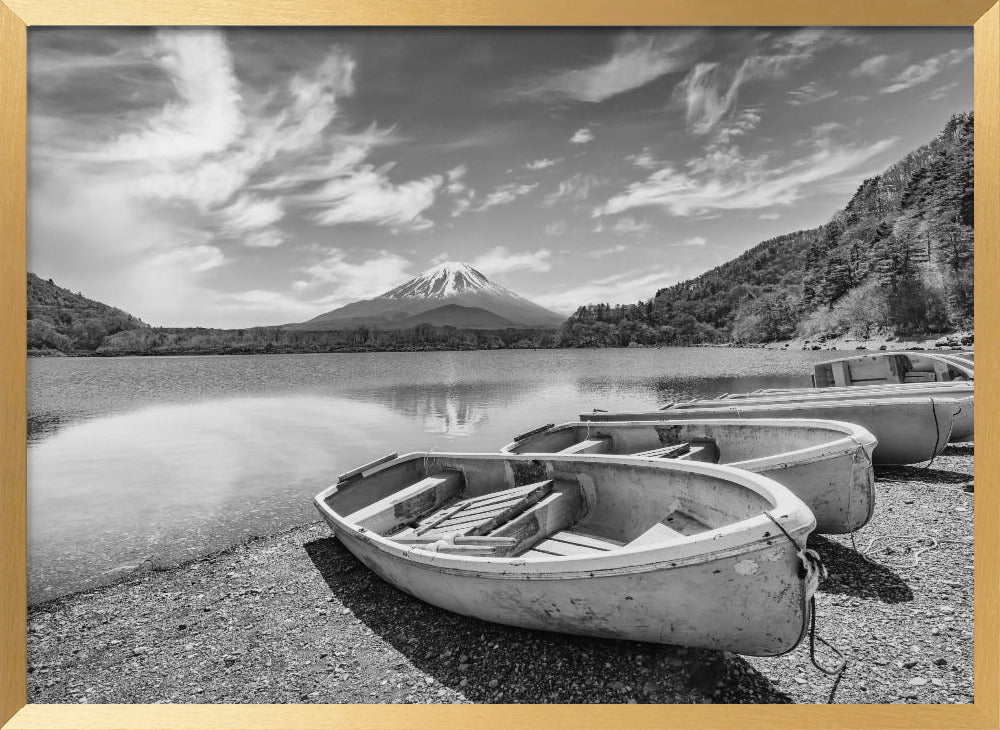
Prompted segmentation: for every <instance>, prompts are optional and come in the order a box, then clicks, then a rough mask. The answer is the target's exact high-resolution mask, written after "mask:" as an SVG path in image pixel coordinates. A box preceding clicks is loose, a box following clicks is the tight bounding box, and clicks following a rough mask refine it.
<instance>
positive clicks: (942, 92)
mask: <svg viewBox="0 0 1000 730" xmlns="http://www.w3.org/2000/svg"><path fill="white" fill-rule="evenodd" d="M957 88H958V82H957V81H952V82H951V83H950V84H945V85H944V86H939V87H937V88H936V89H934V91H932V92H930V93H929V94H928V95H927V100H928V101H940V100H941V99H943V98H945V97H946V96H948V92H949V91H951V90H952V89H957Z"/></svg>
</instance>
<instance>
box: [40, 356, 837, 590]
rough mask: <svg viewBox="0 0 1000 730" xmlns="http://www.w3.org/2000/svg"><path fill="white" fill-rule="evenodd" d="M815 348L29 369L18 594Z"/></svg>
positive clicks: (719, 389)
mask: <svg viewBox="0 0 1000 730" xmlns="http://www.w3.org/2000/svg"><path fill="white" fill-rule="evenodd" d="M830 356H831V353H829V352H826V353H824V352H813V351H784V352H783V351H777V350H755V349H748V350H744V349H730V348H659V349H609V350H503V351H476V352H416V353H357V354H329V355H249V356H219V357H145V358H109V359H103V358H44V359H31V360H30V361H29V363H28V431H29V436H28V600H29V603H37V602H39V601H44V600H48V599H50V598H53V597H57V596H60V595H64V594H66V593H70V592H75V591H78V590H82V589H87V588H92V587H95V586H99V585H102V584H106V583H109V582H111V581H113V580H115V579H116V578H118V577H120V576H121V575H123V574H125V573H128V572H131V571H133V570H136V569H146V568H151V567H165V566H169V565H172V564H175V563H177V562H180V561H182V560H187V559H190V558H194V557H197V556H199V555H203V554H206V553H209V552H213V551H216V550H219V549H222V548H225V547H228V546H230V545H233V544H236V543H239V542H241V541H243V540H245V539H246V538H248V537H251V536H254V535H265V534H270V533H274V532H277V531H280V530H283V529H287V528H290V527H293V526H295V525H298V524H302V523H305V522H309V521H313V520H316V519H318V515H317V513H316V511H315V508H314V507H313V506H312V503H311V500H312V497H313V496H314V495H315V494H316V493H317V492H319V491H320V490H321V489H322V488H324V487H326V486H328V485H330V484H332V483H333V482H334V481H336V478H337V475H338V474H340V473H342V472H344V471H347V470H349V469H351V468H353V467H355V466H358V465H360V464H362V463H364V462H367V461H370V460H372V459H375V458H378V457H380V456H383V455H385V454H386V453H389V452H392V451H397V452H399V453H405V452H407V451H415V450H437V451H495V450H496V449H497V448H499V447H500V446H502V445H504V444H506V443H507V442H509V441H510V440H511V438H512V437H513V436H514V435H516V434H518V433H521V432H524V431H527V430H529V429H531V428H534V427H536V426H539V425H542V424H545V423H562V422H566V421H572V420H576V417H577V415H578V414H579V413H581V412H583V411H589V410H592V409H593V408H603V409H605V410H622V409H638V408H652V407H655V406H657V405H660V404H662V403H664V402H667V401H670V400H674V399H677V398H687V397H692V396H715V395H719V394H721V393H725V392H738V391H746V390H752V389H755V388H762V387H778V386H799V385H809V382H810V380H809V375H810V374H811V373H812V365H813V363H815V362H818V361H820V360H824V359H829V358H830Z"/></svg>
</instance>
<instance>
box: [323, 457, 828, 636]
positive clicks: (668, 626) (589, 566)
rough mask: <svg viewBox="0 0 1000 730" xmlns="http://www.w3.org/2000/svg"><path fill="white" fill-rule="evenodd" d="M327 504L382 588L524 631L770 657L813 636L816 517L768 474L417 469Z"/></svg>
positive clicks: (615, 461)
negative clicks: (809, 630)
mask: <svg viewBox="0 0 1000 730" xmlns="http://www.w3.org/2000/svg"><path fill="white" fill-rule="evenodd" d="M387 459H388V461H386V460H382V461H381V462H373V463H372V464H370V465H366V466H365V467H361V468H360V469H356V470H354V471H353V472H350V473H348V474H346V475H344V476H342V477H341V480H340V481H339V482H338V483H337V484H335V485H333V486H331V487H330V488H328V489H326V490H324V491H323V492H321V493H320V494H319V495H317V497H316V499H315V504H316V507H317V508H318V509H319V511H320V514H321V515H322V516H323V518H324V519H325V520H326V521H327V523H328V524H329V525H330V527H331V528H332V529H333V531H334V533H335V534H336V536H337V537H338V539H340V541H341V542H342V543H343V544H344V545H345V546H346V547H347V549H348V550H350V551H351V552H352V553H353V554H354V555H355V556H357V557H358V559H359V560H361V561H362V562H363V563H364V564H365V565H367V566H368V567H369V568H371V569H372V570H373V571H374V572H375V573H377V574H378V575H379V576H381V577H382V578H383V579H385V580H386V581H388V582H389V583H391V584H393V585H394V586H396V587H397V588H399V589H401V590H403V591H406V592H407V593H409V594H411V595H413V596H416V597H417V598H419V599H421V600H424V601H427V602H428V603H431V604H434V605H436V606H439V607H441V608H444V609H447V610H449V611H454V612H455V613H459V614H463V615H466V616H475V617H477V618H480V619H484V620H487V621H494V622H498V623H503V624H510V625H514V626H522V627H526V628H532V629H541V630H546V631H559V632H565V633H571V634H583V635H589V636H600V637H610V638H619V639H633V640H639V641H651V642H658V643H667V644H678V645H684V646H694V647H704V648H711V649H718V650H726V651H733V652H737V653H741V654H751V655H758V656H771V655H776V654H781V653H783V652H785V651H788V650H790V649H791V648H793V647H794V646H796V645H797V644H798V642H799V641H800V640H801V639H802V637H803V635H804V634H805V631H806V627H807V625H808V622H809V618H810V599H811V597H812V594H813V592H814V590H815V587H816V581H817V569H818V565H817V562H816V561H815V560H814V559H813V554H812V553H811V551H806V549H805V544H806V538H807V537H808V535H809V533H810V532H811V531H812V529H813V528H814V526H815V520H814V518H813V516H812V513H811V512H810V511H809V509H808V507H806V505H805V504H803V503H802V501H801V500H799V499H798V498H797V497H795V496H794V495H793V494H792V493H791V492H790V491H788V490H787V489H785V488H784V487H782V486H781V485H780V484H778V483H777V482H775V481H774V480H772V479H768V478H767V477H765V476H762V475H760V474H752V473H750V472H747V471H743V470H739V469H732V468H730V467H726V466H719V465H716V464H703V463H697V462H673V461H650V460H644V459H639V458H630V457H612V456H601V455H574V456H558V455H552V456H547V455H534V454H533V455H526V456H522V455H515V454H441V453H423V452H421V453H414V454H408V455H405V456H402V457H395V455H392V456H390V457H387Z"/></svg>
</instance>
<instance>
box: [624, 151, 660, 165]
mask: <svg viewBox="0 0 1000 730" xmlns="http://www.w3.org/2000/svg"><path fill="white" fill-rule="evenodd" d="M625 159H626V160H628V161H629V162H631V163H632V164H633V165H635V166H636V167H641V168H642V169H643V170H652V169H653V168H654V167H659V166H660V165H661V164H663V163H661V162H660V161H659V160H657V159H656V157H655V156H654V155H653V151H652V150H651V149H650V148H649V147H643V148H642V152H638V153H636V154H634V155H626V156H625Z"/></svg>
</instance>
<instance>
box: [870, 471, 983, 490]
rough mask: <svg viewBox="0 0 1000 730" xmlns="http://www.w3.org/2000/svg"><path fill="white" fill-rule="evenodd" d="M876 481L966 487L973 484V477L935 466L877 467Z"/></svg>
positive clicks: (965, 473)
mask: <svg viewBox="0 0 1000 730" xmlns="http://www.w3.org/2000/svg"><path fill="white" fill-rule="evenodd" d="M875 481H877V482H906V483H912V482H919V483H921V484H931V485H937V484H942V485H947V484H960V485H962V486H965V485H966V484H971V482H972V481H973V476H972V474H969V473H968V472H962V471H949V470H946V469H935V468H934V467H933V466H930V467H922V466H876V467H875Z"/></svg>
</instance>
